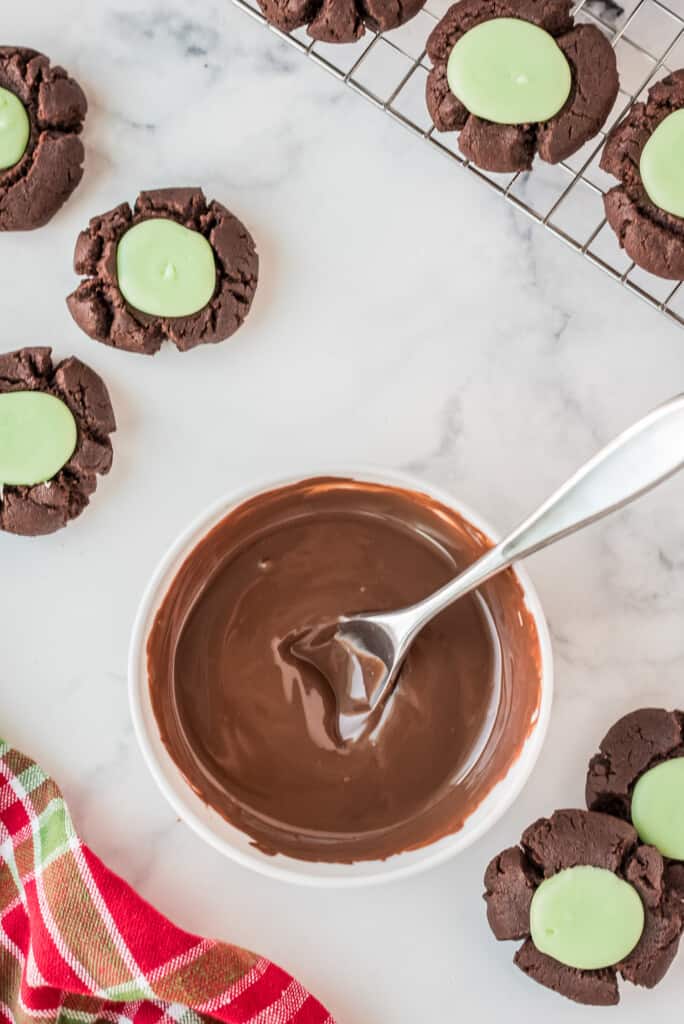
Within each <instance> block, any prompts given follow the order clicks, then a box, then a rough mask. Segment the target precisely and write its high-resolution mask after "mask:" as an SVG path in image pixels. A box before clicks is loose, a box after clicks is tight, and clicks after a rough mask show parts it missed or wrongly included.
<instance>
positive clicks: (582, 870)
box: [485, 810, 684, 1006]
mask: <svg viewBox="0 0 684 1024" xmlns="http://www.w3.org/2000/svg"><path fill="white" fill-rule="evenodd" d="M485 887H486V891H485V901H486V903H487V919H488V921H489V925H490V927H491V929H492V931H493V932H494V935H495V936H496V938H497V939H500V940H520V939H522V940H524V941H523V944H522V946H521V947H520V948H519V949H518V951H517V953H516V954H515V963H516V965H517V966H518V967H519V968H520V969H521V970H522V971H523V972H524V973H525V974H527V975H528V977H530V978H532V979H533V980H534V981H537V982H539V983H540V984H541V985H545V986H546V987H547V988H550V989H552V990H553V991H554V992H558V993H559V994H560V995H563V996H566V997H567V998H568V999H572V1000H574V1001H575V1002H577V1003H585V1004H588V1005H593V1006H611V1005H614V1004H615V1003H617V1002H618V1001H619V998H620V994H619V990H618V976H621V977H622V978H624V979H625V980H626V981H630V982H632V984H634V985H643V986H645V987H646V988H652V987H653V986H654V985H656V984H657V983H658V982H659V981H660V980H661V979H662V978H663V976H664V975H665V973H666V972H667V970H668V968H669V967H670V964H671V963H672V961H673V959H674V957H675V955H676V953H677V948H678V945H679V940H680V936H681V933H682V927H683V924H684V922H683V920H682V903H681V901H680V900H679V899H678V898H677V897H676V895H675V894H674V893H673V892H672V890H671V889H670V887H669V885H668V882H667V878H666V873H665V865H664V862H663V858H662V856H661V855H660V853H659V852H658V851H657V850H656V849H655V848H654V847H653V846H644V845H640V844H639V839H638V837H637V833H636V831H635V829H634V828H633V827H632V826H631V825H630V824H628V823H627V822H625V821H620V820H619V819H618V818H615V817H613V816H612V815H608V814H599V813H596V812H591V811H581V810H567V811H556V812H555V813H554V814H552V815H551V817H550V818H541V819H540V820H539V821H537V822H535V824H534V825H532V826H530V828H528V829H527V830H526V831H525V833H524V834H523V837H522V839H521V841H520V845H519V846H514V847H512V848H511V849H508V850H504V851H503V853H500V854H499V855H498V856H497V857H495V858H494V860H493V861H492V862H491V864H490V865H489V867H488V868H487V872H486V875H485Z"/></svg>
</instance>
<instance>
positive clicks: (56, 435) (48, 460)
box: [0, 391, 78, 487]
mask: <svg viewBox="0 0 684 1024" xmlns="http://www.w3.org/2000/svg"><path fill="white" fill-rule="evenodd" d="M77 439H78V429H77V427H76V420H75V419H74V417H73V415H72V413H71V410H70V409H69V408H68V407H67V406H66V405H65V404H64V402H62V401H61V400H60V399H59V398H55V397H54V395H46V394H45V393H44V392H42V391H11V392H9V394H4V395H0V484H7V485H8V486H14V487H21V486H25V487H32V486H33V485H34V484H42V483H45V481H46V480H51V479H52V477H53V476H56V475H57V473H59V471H60V469H62V467H63V466H65V465H66V464H67V462H68V461H69V459H70V458H71V456H72V455H73V454H74V451H75V449H76V442H77Z"/></svg>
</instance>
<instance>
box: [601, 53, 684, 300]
mask: <svg viewBox="0 0 684 1024" xmlns="http://www.w3.org/2000/svg"><path fill="white" fill-rule="evenodd" d="M682 166H684V70H679V71H674V72H673V73H672V74H670V75H668V76H667V78H663V79H662V81H660V82H656V84H655V85H654V86H652V87H651V88H650V89H649V92H648V99H647V100H646V102H645V103H635V104H634V105H633V106H632V107H631V108H630V110H629V112H628V113H627V116H626V117H625V118H624V120H622V121H621V122H620V123H619V124H618V125H616V126H615V128H613V130H612V132H611V133H610V135H609V137H608V141H607V143H606V145H605V148H604V150H603V154H602V156H601V168H602V169H603V170H604V171H606V172H607V173H608V174H611V175H612V176H613V177H614V178H618V179H619V181H620V184H619V185H616V186H615V188H612V189H611V190H610V192H608V193H607V194H606V196H605V197H604V205H605V210H606V217H607V219H608V223H609V224H610V226H611V227H612V229H613V231H614V232H615V234H616V235H617V238H618V241H619V243H620V245H621V247H622V248H623V249H624V250H625V252H626V253H627V255H628V256H629V257H630V259H632V260H634V262H635V263H636V264H637V265H638V266H640V267H643V268H644V270H648V271H650V273H652V274H657V276H658V277H664V278H669V279H670V280H674V281H680V280H682V279H684V175H682Z"/></svg>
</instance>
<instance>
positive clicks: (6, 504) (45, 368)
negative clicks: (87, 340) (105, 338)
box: [0, 348, 116, 536]
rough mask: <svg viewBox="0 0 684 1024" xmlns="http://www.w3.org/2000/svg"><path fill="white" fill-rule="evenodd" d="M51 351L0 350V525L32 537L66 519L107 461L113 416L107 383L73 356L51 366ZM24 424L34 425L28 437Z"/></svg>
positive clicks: (81, 506)
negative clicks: (38, 397) (1, 352)
mask: <svg viewBox="0 0 684 1024" xmlns="http://www.w3.org/2000/svg"><path fill="white" fill-rule="evenodd" d="M51 351H52V350H51V349H49V348H24V349H20V350H19V351H17V352H9V353H6V354H4V355H0V438H2V440H3V455H2V458H0V473H1V474H2V475H0V530H6V531H7V532H8V533H19V534H24V535H26V536H37V535H39V534H46V533H54V532H55V531H56V530H59V529H61V528H62V527H63V526H66V524H67V523H68V522H69V520H71V519H75V518H76V516H78V515H80V513H81V512H82V511H83V509H84V508H85V507H86V505H87V504H88V502H89V500H90V495H91V494H92V493H93V492H94V490H95V488H96V486H97V476H98V474H104V473H108V472H109V470H110V467H111V464H112V445H111V441H110V439H109V435H110V434H111V433H112V432H113V431H114V430H115V429H116V423H115V420H114V413H113V411H112V406H111V403H110V401H109V395H108V393H107V389H106V387H105V385H104V383H103V382H102V380H101V379H100V377H98V375H97V374H96V373H94V372H93V370H91V369H89V367H87V366H85V365H84V364H83V363H81V362H80V361H79V360H78V359H73V358H72V359H65V360H64V361H63V362H61V363H59V364H58V365H57V366H54V365H53V362H52V357H51ZM38 395H40V396H42V397H41V399H40V400H34V398H33V396H38ZM21 396H24V397H21ZM20 406H21V407H20ZM23 431H31V436H30V438H29V439H28V442H27V441H26V439H25V438H24V437H23V436H22V432H23ZM41 431H43V432H46V431H47V432H48V435H47V436H45V433H44V436H43V437H41ZM41 447H42V448H43V450H42V451H37V449H40V448H41ZM10 448H13V449H15V450H16V452H15V457H12V456H13V451H12V450H10ZM41 467H50V468H48V469H46V470H45V473H43V472H42V470H41ZM47 472H51V473H52V475H51V476H50V478H49V479H44V478H42V479H41V476H43V477H44V475H45V474H46V473H47ZM24 474H25V475H24ZM2 476H5V477H6V479H5V480H3V479H2ZM7 478H10V479H11V480H13V481H14V480H21V481H22V482H19V483H11V482H9V480H8V479H7Z"/></svg>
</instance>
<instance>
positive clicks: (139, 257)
mask: <svg viewBox="0 0 684 1024" xmlns="http://www.w3.org/2000/svg"><path fill="white" fill-rule="evenodd" d="M74 267H75V270H76V273H77V274H82V275H84V278H85V279H84V280H83V281H82V282H81V284H80V285H79V286H78V288H77V289H76V291H75V292H73V294H71V295H70V296H69V298H68V299H67V304H68V306H69V310H70V311H71V315H72V316H73V318H74V320H75V321H76V323H77V324H78V325H79V327H81V328H82V329H83V330H84V331H85V333H86V334H87V335H89V337H91V338H94V339H95V340H96V341H101V342H103V343H104V344H105V345H111V346H113V347H114V348H120V349H125V350H126V351H128V352H142V353H144V354H146V355H154V354H155V353H156V352H158V351H159V349H160V348H161V346H162V343H163V342H164V341H165V340H166V339H168V340H169V341H171V342H173V344H174V345H175V346H176V347H177V348H178V349H180V351H182V352H185V351H187V350H188V349H191V348H195V347H196V346H197V345H207V344H211V343H214V342H219V341H224V340H225V339H226V338H229V337H230V335H231V334H234V333H235V331H237V329H238V328H239V327H240V326H241V325H242V323H243V321H244V319H245V317H246V316H247V314H248V313H249V310H250V307H251V305H252V299H253V298H254V293H255V291H256V286H257V277H258V270H259V260H258V257H257V253H256V248H255V246H254V241H253V239H252V236H251V235H250V233H249V232H248V230H247V228H246V227H245V226H244V224H243V223H242V222H241V221H239V220H238V218H237V217H235V216H234V215H233V214H232V213H231V212H230V211H229V210H227V209H226V208H225V206H221V204H220V203H217V202H215V201H212V202H207V200H206V198H205V196H204V193H203V192H202V190H201V189H198V188H169V189H160V190H158V191H156V192H141V193H140V195H139V196H138V199H137V201H136V204H135V208H134V209H133V210H132V209H131V207H130V206H129V205H128V203H123V204H122V205H121V206H117V207H116V209H114V210H111V211H110V212H109V213H104V214H102V215H101V216H99V217H93V219H92V220H91V221H90V224H89V226H88V228H87V229H86V230H85V231H83V232H81V234H80V236H79V238H78V241H77V243H76V253H75V256H74Z"/></svg>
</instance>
